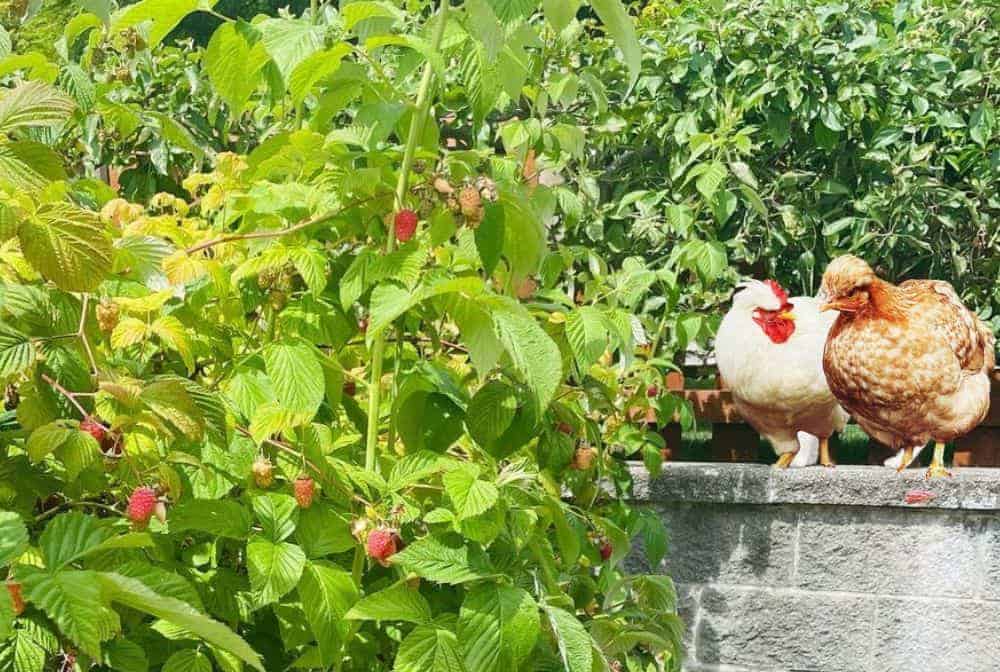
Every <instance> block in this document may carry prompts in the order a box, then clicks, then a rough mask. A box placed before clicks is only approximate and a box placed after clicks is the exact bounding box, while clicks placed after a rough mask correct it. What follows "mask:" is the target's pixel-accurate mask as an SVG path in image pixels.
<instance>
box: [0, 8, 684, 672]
mask: <svg viewBox="0 0 1000 672" xmlns="http://www.w3.org/2000/svg"><path fill="white" fill-rule="evenodd" d="M225 6H226V5H225V4H224V3H214V2H211V1H209V2H204V1H202V2H193V1H190V0H142V1H141V2H138V3H132V4H128V5H125V6H117V5H115V4H114V3H110V2H106V1H104V0H81V1H80V2H79V3H76V5H75V11H74V15H73V17H72V18H70V19H69V20H68V21H65V23H64V24H63V25H60V26H59V27H58V30H56V31H54V32H53V33H52V34H51V35H50V44H51V50H50V49H38V50H35V51H29V52H25V53H22V52H20V51H18V50H17V49H16V48H14V49H13V50H12V51H10V52H9V53H7V54H6V55H4V56H3V57H2V58H0V73H3V74H2V75H0V76H2V77H3V78H4V85H5V86H4V87H3V90H2V92H0V192H2V196H0V280H2V282H0V325H2V326H0V380H2V382H3V383H4V386H5V390H6V402H7V409H8V410H7V412H6V413H5V414H4V415H3V416H2V425H0V451H2V454H0V509H2V511H0V525H2V526H3V534H2V535H0V540H2V541H0V566H2V567H4V568H5V569H4V573H5V578H6V579H7V585H6V590H0V670H14V671H16V672H42V671H43V670H54V669H59V670H75V669H81V670H82V669H108V670H118V671H126V672H130V671H132V670H136V671H139V670H161V671H163V672H177V671H181V670H198V671H202V670H204V671H207V670H211V669H220V670H226V671H229V670H241V669H289V668H295V669H323V670H331V669H334V670H357V671H359V672H360V671H362V670H364V671H366V672H368V671H372V670H390V669H391V670H399V671H401V672H406V671H412V672H417V671H423V670H429V669H446V670H455V671H463V670H464V671H466V672H480V671H492V670H500V669H520V670H569V671H570V672H592V671H594V670H612V669H613V670H620V669H630V670H659V669H668V670H676V669H678V668H679V665H680V654H681V652H680V648H679V637H680V627H681V624H680V621H679V618H678V616H677V614H676V594H675V591H674V587H673V584H672V583H671V581H670V580H669V578H668V577H665V576H661V575H641V574H633V573H629V572H627V571H626V570H625V568H624V566H623V562H622V561H623V560H624V558H625V557H626V556H627V555H629V553H630V552H631V545H632V542H633V540H637V541H640V542H641V547H642V549H643V551H644V555H645V558H646V560H647V561H648V562H649V564H650V565H652V566H656V565H658V564H659V563H660V561H661V560H662V558H663V557H664V555H665V553H666V550H667V549H666V544H667V539H666V533H665V530H664V528H663V525H662V523H661V522H660V521H659V518H658V517H657V516H656V514H655V513H654V512H650V511H642V510H639V509H636V508H633V507H632V506H631V505H630V504H629V497H628V494H629V491H630V487H631V476H630V474H631V472H630V470H629V467H628V465H627V464H626V463H625V461H624V460H623V458H624V457H627V456H639V457H641V458H643V459H644V460H645V461H646V463H647V464H648V465H649V466H650V467H651V468H658V467H659V464H660V461H661V459H662V458H661V455H660V450H661V449H662V447H663V443H662V439H661V438H660V437H659V435H657V434H656V433H654V432H652V431H648V430H647V429H646V428H645V427H644V426H641V425H634V424H631V423H630V422H629V420H628V418H629V414H628V408H629V406H630V405H632V404H642V405H643V406H648V405H650V404H658V403H662V404H664V405H665V408H667V409H668V412H673V410H675V409H677V408H679V407H678V405H677V403H676V401H675V400H674V399H673V398H672V397H670V396H668V395H664V394H662V393H661V392H660V389H659V387H658V386H657V383H658V381H659V378H660V376H661V375H662V371H661V370H660V369H659V368H657V366H656V365H655V364H654V363H653V362H652V358H651V357H650V355H651V352H652V349H651V348H650V345H649V342H648V336H647V334H646V333H645V330H644V329H643V327H642V324H641V322H640V321H639V319H638V318H637V317H636V315H635V314H634V312H633V310H632V306H633V305H634V303H635V302H634V301H633V300H630V301H628V302H625V301H622V300H620V299H618V298H615V299H614V300H610V299H609V300H604V299H603V298H601V297H594V298H592V299H583V298H581V299H579V301H577V300H576V299H575V295H574V293H573V291H572V286H573V283H574V282H575V280H574V277H573V268H574V264H575V260H576V255H577V254H578V252H577V251H574V250H573V249H566V248H563V247H561V246H560V245H559V244H558V241H557V240H556V239H554V238H553V237H552V236H551V235H550V234H551V233H552V231H551V230H550V228H549V226H550V225H551V224H553V223H555V222H557V221H558V220H559V219H560V217H561V216H562V215H561V212H562V211H561V206H560V204H559V199H558V197H557V195H556V193H555V191H554V187H553V186H552V185H551V184H549V183H550V182H552V180H551V179H550V175H549V173H546V177H545V178H544V179H543V178H542V175H541V169H540V167H539V166H537V165H536V163H537V162H538V161H541V160H544V161H550V160H562V157H564V156H565V157H580V156H582V153H583V148H584V139H583V138H582V136H581V135H580V132H579V130H578V129H575V128H572V127H570V126H569V125H566V124H560V123H555V122H551V123H550V122H549V121H548V120H547V119H545V118H544V113H543V110H542V109H541V107H539V102H540V101H542V100H543V99H544V98H545V97H546V96H547V95H548V94H547V93H545V91H546V90H547V88H548V87H549V86H550V83H549V80H550V77H551V76H552V74H553V71H552V70H551V66H552V64H551V63H550V62H549V61H548V60H547V58H546V53H547V52H549V51H551V50H552V48H553V45H554V44H555V43H556V42H557V41H559V40H561V39H563V38H561V37H560V35H559V32H560V31H562V30H563V29H573V30H576V31H578V35H582V34H583V32H586V33H587V34H592V35H594V37H595V38H596V37H597V36H599V35H603V34H604V32H605V31H606V32H607V34H609V35H611V36H613V38H614V40H615V44H616V45H617V48H620V49H621V50H622V53H623V55H624V58H625V62H626V63H627V64H628V67H629V68H630V70H629V71H630V73H631V74H630V77H631V79H632V80H633V81H634V80H635V79H636V78H637V77H638V75H639V67H640V59H641V55H640V47H639V42H638V39H637V36H636V34H635V31H634V27H633V22H632V19H631V17H629V15H628V14H627V12H626V11H625V9H624V7H623V6H622V5H621V4H620V3H619V2H618V1H617V0H593V2H592V3H590V9H592V10H593V13H592V14H587V13H584V14H581V18H582V21H583V24H581V23H580V20H578V19H577V18H575V17H576V13H577V10H578V9H580V6H581V5H580V3H577V2H571V1H567V2H545V3H537V2H527V1H520V0H519V1H518V2H515V3H510V2H496V1H493V0H469V1H468V2H462V3H454V6H451V4H450V3H446V4H443V5H436V3H432V2H424V1H413V2H407V3H398V4H397V3H390V2H371V1H367V0H359V1H357V2H351V3H347V2H345V3H342V4H339V3H338V4H337V5H333V4H329V3H313V6H312V7H310V8H309V9H308V10H305V11H304V13H302V14H300V15H296V14H294V13H290V12H279V13H277V14H275V15H267V14H256V15H253V16H250V17H246V18H239V17H237V16H235V15H233V16H227V15H225V14H224V13H223V10H224V8H225ZM44 9H45V8H44V7H42V8H41V10H42V12H44ZM243 9H245V8H243ZM313 10H316V11H313ZM18 12H21V10H18ZM20 15H21V16H26V17H27V21H26V23H24V25H25V26H28V25H30V24H31V23H32V22H33V21H35V20H38V17H41V16H42V13H39V6H38V5H37V3H35V4H33V5H31V6H29V7H26V8H25V9H24V13H23V14H20ZM201 15H208V17H209V18H210V19H211V21H212V22H214V23H200V22H199V21H200V20H201V19H202V18H203V17H202V16H201ZM192 17H194V18H192ZM595 17H596V18H595ZM185 20H187V21H189V22H190V23H191V24H193V25H195V26H196V27H198V26H206V25H215V26H217V27H216V28H214V30H212V29H211V28H210V29H209V33H206V36H207V35H208V34H210V37H208V39H207V40H204V39H201V41H200V42H199V39H200V38H199V39H192V38H190V37H189V36H186V35H185V34H184V30H185V28H184V26H181V23H182V22H183V21H185ZM598 20H599V21H598ZM584 24H585V25H584ZM189 25H190V24H189ZM581 31H582V32H581ZM196 37H197V36H196ZM16 42H17V37H16V36H15V39H14V40H13V43H16ZM201 43H203V44H201ZM526 107H527V108H534V109H536V110H537V112H538V114H537V115H535V116H534V121H535V122H537V123H538V124H539V125H540V126H541V125H544V126H546V128H547V129H548V127H550V126H551V128H550V129H548V130H547V131H546V137H548V138H550V141H552V140H557V141H558V142H559V144H558V145H555V144H550V145H549V146H542V145H538V146H535V145H536V143H535V141H534V140H533V138H532V137H531V135H530V134H529V135H523V134H519V133H518V132H517V128H516V124H514V125H510V124H509V123H508V122H510V121H512V120H514V118H515V117H517V116H518V115H520V114H522V110H523V109H525V108H526ZM550 172H551V171H550ZM105 178H108V179H110V180H111V181H112V182H113V183H117V187H118V191H117V192H116V191H115V190H114V189H112V187H110V186H109V185H108V184H107V183H106V182H105ZM607 292H608V296H609V297H610V296H611V295H612V294H614V293H615V288H614V287H613V286H612V285H610V284H609V285H608V286H607ZM154 514H155V515H154Z"/></svg>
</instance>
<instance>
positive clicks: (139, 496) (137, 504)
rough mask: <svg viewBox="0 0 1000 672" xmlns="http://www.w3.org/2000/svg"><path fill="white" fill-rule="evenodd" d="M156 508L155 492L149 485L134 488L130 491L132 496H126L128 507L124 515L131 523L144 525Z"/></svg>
mask: <svg viewBox="0 0 1000 672" xmlns="http://www.w3.org/2000/svg"><path fill="white" fill-rule="evenodd" d="M155 508H156V492H155V491H154V490H153V489H152V488H149V487H145V486H143V487H141V488H136V489H135V490H133V491H132V496H131V497H129V498H128V509H126V510H125V515H126V516H128V519H129V520H131V521H132V522H133V523H139V524H141V525H145V524H146V523H148V522H149V518H150V517H151V516H152V515H153V509H155Z"/></svg>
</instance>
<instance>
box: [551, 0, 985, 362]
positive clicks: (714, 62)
mask: <svg viewBox="0 0 1000 672" xmlns="http://www.w3.org/2000/svg"><path fill="white" fill-rule="evenodd" d="M643 4H644V9H643V10H642V11H641V12H640V13H639V33H640V37H641V38H642V40H643V42H644V45H645V47H646V50H645V52H644V54H645V55H644V59H643V70H642V75H641V77H640V79H639V82H638V85H637V86H636V87H635V89H634V90H632V92H631V93H630V94H629V95H628V96H627V97H621V94H622V92H623V90H624V89H623V86H622V85H621V83H622V82H625V81H626V80H627V74H626V72H625V69H624V67H622V66H621V65H620V64H619V63H617V62H616V59H615V58H614V55H613V53H611V52H610V51H609V50H608V49H607V48H606V45H602V44H601V43H600V42H599V41H586V42H584V43H583V45H582V48H581V46H580V45H578V44H568V45H565V46H564V48H563V52H562V58H563V59H565V61H566V62H567V63H578V64H579V65H580V66H582V67H578V68H576V70H575V71H576V72H577V73H578V74H579V76H580V82H582V83H583V86H581V87H580V92H581V95H580V96H577V97H568V98H566V99H564V100H562V101H561V102H562V105H561V106H559V109H558V111H554V110H550V111H549V112H548V114H549V116H553V117H556V118H561V119H562V120H564V121H567V122H569V123H574V122H575V123H577V124H579V125H580V126H581V127H582V128H584V129H585V132H586V137H587V146H588V148H589V149H590V150H591V151H590V152H589V153H588V155H587V157H586V160H585V161H581V162H579V163H577V164H576V165H575V166H573V169H574V170H575V171H576V173H577V174H578V176H579V178H578V180H576V181H577V183H578V184H580V185H581V186H582V187H584V188H583V189H581V190H579V191H578V192H577V196H578V198H579V200H580V202H581V203H582V204H583V207H584V208H585V212H581V214H580V216H579V218H578V219H577V220H576V221H577V223H576V224H575V225H571V226H569V227H568V228H569V234H570V236H571V238H570V239H571V240H573V241H577V242H579V243H580V244H581V245H584V246H587V247H588V248H591V249H594V246H597V247H596V249H595V252H594V253H595V256H597V257H599V258H600V259H602V260H609V261H611V265H612V267H619V266H620V265H621V260H623V259H625V258H627V257H628V256H629V255H636V256H640V257H642V258H644V259H646V260H647V263H649V265H650V267H651V268H654V269H659V268H660V267H661V265H662V264H664V263H665V266H666V268H668V269H672V270H675V271H680V270H683V269H684V268H685V267H686V266H687V267H689V266H690V265H691V264H690V263H689V262H690V261H692V260H698V261H699V262H701V263H700V265H698V266H697V268H698V269H699V272H698V273H696V274H690V275H688V276H686V277H687V279H688V280H689V281H690V282H685V283H683V284H682V285H681V286H680V287H679V288H677V293H676V295H674V296H676V300H677V304H678V306H679V308H680V309H679V310H673V308H674V306H673V303H671V304H670V305H669V306H668V308H670V309H671V310H669V311H668V315H665V318H666V320H667V322H668V323H672V325H673V326H674V329H673V331H672V333H676V334H679V335H681V339H680V343H681V344H683V341H684V338H683V334H684V332H685V331H690V326H691V325H692V324H693V323H695V324H697V326H702V325H701V324H700V323H701V319H700V316H702V315H704V316H706V317H707V318H708V321H709V322H711V320H712V319H716V318H717V317H718V316H719V315H720V314H721V308H722V305H721V304H723V303H724V302H725V301H726V300H727V299H728V296H729V290H730V288H731V287H732V284H733V282H734V281H735V280H736V279H737V277H738V275H740V274H753V275H755V276H757V277H776V278H778V279H779V280H780V281H781V282H783V283H784V284H785V285H786V286H787V287H789V288H790V289H791V290H792V291H794V292H796V293H799V292H801V293H807V294H812V293H814V292H815V291H816V290H817V288H818V285H819V279H820V275H821V274H822V271H823V268H824V267H825V265H826V263H827V262H828V261H829V260H830V259H831V258H833V257H834V256H836V255H838V254H842V253H844V252H853V253H855V254H858V255H860V256H863V257H865V258H867V259H869V260H870V261H872V262H873V264H877V267H878V270H879V271H880V272H881V273H883V274H884V275H885V277H887V278H889V279H893V280H899V279H905V278H908V277H935V278H941V279H945V280H948V281H950V282H952V283H953V284H954V285H955V286H956V288H957V289H958V291H959V293H960V294H961V295H962V296H963V298H964V299H966V300H967V301H968V302H969V304H970V305H971V306H973V307H975V309H977V310H978V311H979V313H980V315H981V316H982V317H983V318H984V319H986V320H987V321H990V322H992V324H993V325H994V327H995V329H996V330H997V331H998V332H1000V123H998V122H997V110H998V109H1000V67H998V64H1000V8H998V7H997V5H996V3H984V2H977V1H975V0H970V1H964V2H954V1H950V0H949V1H946V2H931V1H927V2H924V1H922V0H913V1H905V0H904V1H901V2H882V1H872V2H856V3H836V2H832V3H831V2H823V1H814V0H810V1H806V2H799V1H787V2H785V1H782V0H770V1H768V2H757V3H723V2H710V1H702V2H668V1H654V2H649V3H643ZM593 78H597V79H599V80H600V81H601V82H603V83H604V85H605V86H606V87H608V88H611V91H610V92H609V93H608V94H607V95H595V96H591V95H589V91H588V89H587V88H586V84H587V82H589V81H592V79H593ZM613 82H617V83H618V85H617V86H614V85H613V84H611V83H613ZM568 88H569V89H571V90H573V91H575V90H576V86H575V83H574V84H570V85H569V86H568ZM570 120H572V121H570ZM726 258H728V261H729V263H730V265H731V270H730V271H729V272H728V273H726V272H722V269H724V268H725V266H726V264H725V259H726ZM716 259H717V261H718V263H717V264H716V263H715V262H714V260H716ZM710 260H713V261H710ZM715 268H718V269H720V273H721V277H720V276H719V275H718V274H716V273H715V272H711V269H715ZM717 279H718V280H719V281H717ZM649 308H650V309H651V310H654V311H658V310H659V307H658V306H650V307H649ZM651 323H656V320H655V319H651ZM710 331H711V325H710V324H709V325H707V327H705V328H704V329H702V330H701V331H700V333H701V335H702V336H703V337H708V335H709V333H710ZM675 342H677V341H675ZM668 354H669V353H668Z"/></svg>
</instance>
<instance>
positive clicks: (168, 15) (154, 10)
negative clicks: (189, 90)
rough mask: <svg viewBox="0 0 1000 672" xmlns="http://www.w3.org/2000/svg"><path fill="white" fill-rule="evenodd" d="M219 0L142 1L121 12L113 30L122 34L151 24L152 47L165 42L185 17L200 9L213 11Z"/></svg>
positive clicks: (113, 20) (113, 21)
mask: <svg viewBox="0 0 1000 672" xmlns="http://www.w3.org/2000/svg"><path fill="white" fill-rule="evenodd" d="M217 1H218V0H142V2H139V3H136V4H134V5H130V6H128V7H126V8H125V9H123V10H121V11H120V12H118V13H117V14H115V16H114V17H113V18H112V20H111V30H112V31H113V32H114V33H116V34H117V33H120V32H121V31H123V30H125V29H126V28H131V27H133V26H138V25H140V24H143V23H147V22H149V23H151V24H152V25H151V26H150V29H149V34H148V40H147V41H148V43H149V46H150V47H155V46H156V45H158V44H159V43H160V42H162V41H163V38H165V37H166V36H167V35H168V34H169V33H170V31H172V30H173V29H174V28H176V27H177V24H178V23H180V22H181V19H183V18H184V17H185V16H187V15H188V14H190V13H191V12H194V11H196V10H198V9H202V8H205V9H211V8H212V7H214V6H215V3H216V2H217Z"/></svg>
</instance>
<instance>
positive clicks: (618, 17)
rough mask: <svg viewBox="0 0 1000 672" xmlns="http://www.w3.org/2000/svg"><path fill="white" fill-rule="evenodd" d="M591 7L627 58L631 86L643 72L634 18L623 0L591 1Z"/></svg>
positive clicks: (640, 48) (626, 63) (640, 49)
mask: <svg viewBox="0 0 1000 672" xmlns="http://www.w3.org/2000/svg"><path fill="white" fill-rule="evenodd" d="M590 6H591V7H593V8H594V11H595V12H597V16H598V17H599V18H600V19H601V22H602V23H603V24H604V28H605V29H606V30H607V31H608V34H609V35H611V37H612V38H614V41H615V44H617V45H618V48H619V49H620V50H621V52H622V55H623V56H624V57H625V65H626V66H627V67H628V71H629V75H630V78H631V82H630V84H629V85H630V86H632V85H633V84H635V82H636V81H637V80H638V79H639V73H640V72H641V70H642V47H641V46H640V44H639V38H638V36H637V35H636V32H635V25H634V24H633V22H632V17H631V16H629V13H628V11H627V10H626V9H625V6H624V5H623V4H622V2H621V0H590Z"/></svg>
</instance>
